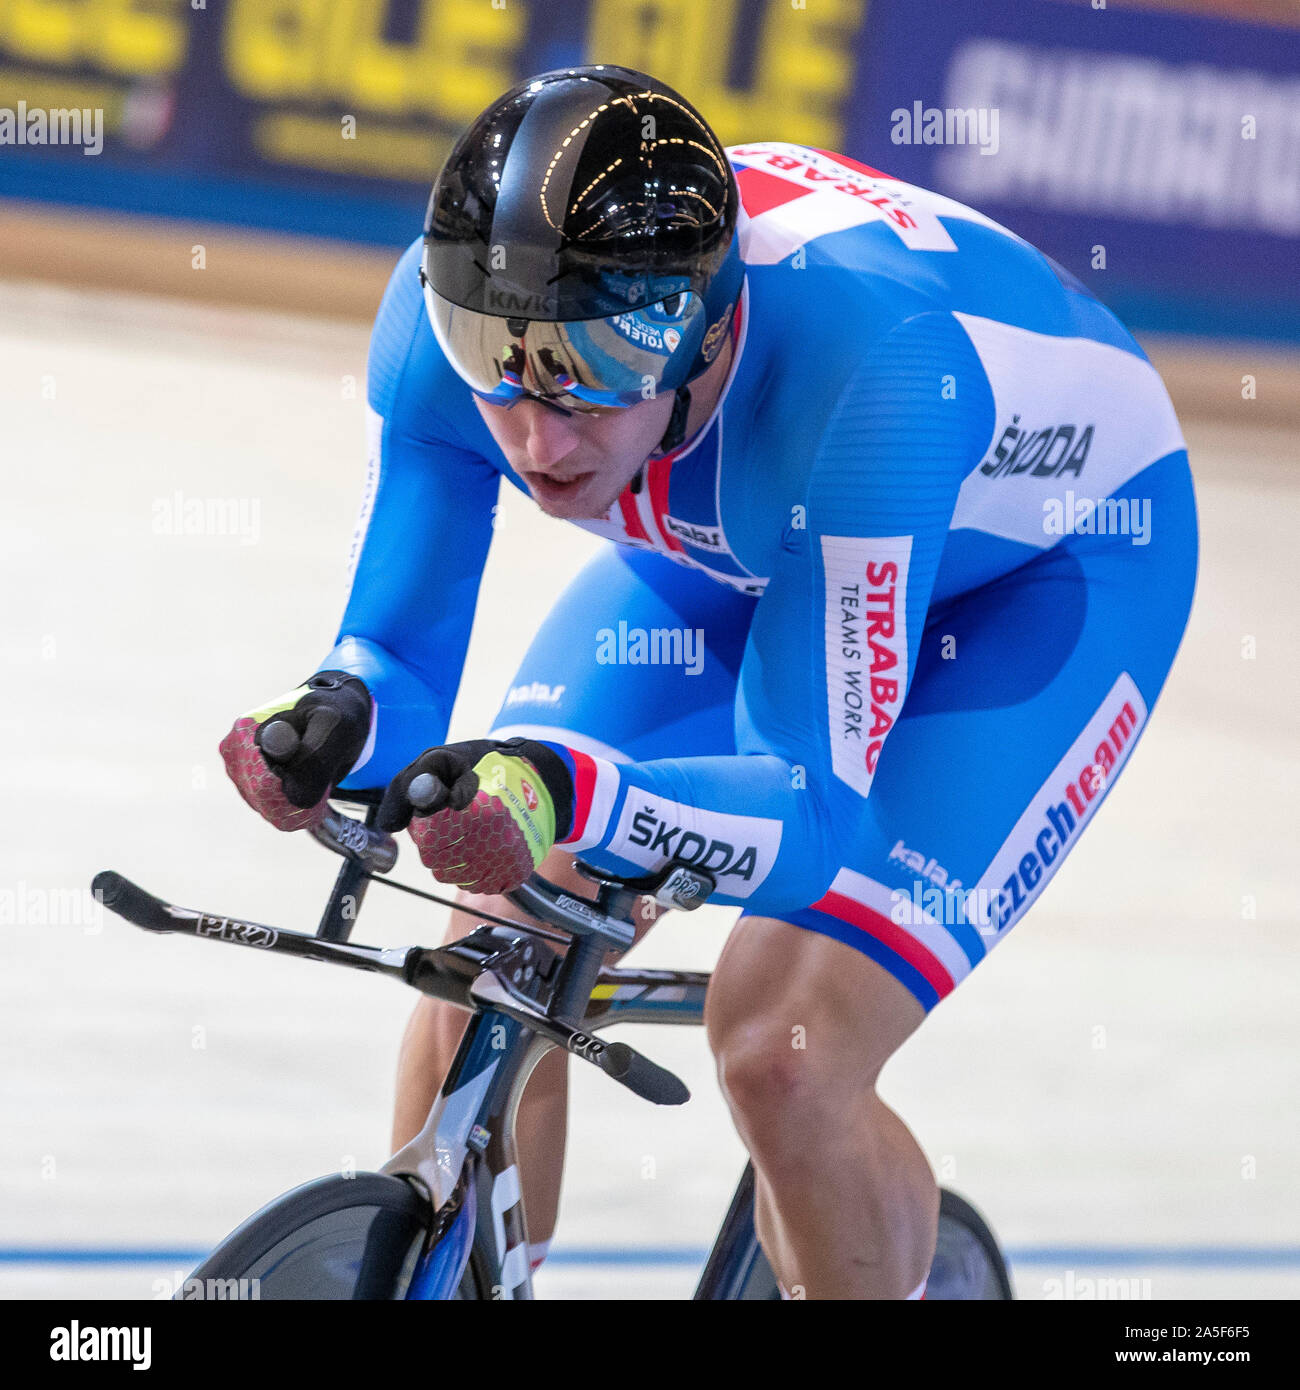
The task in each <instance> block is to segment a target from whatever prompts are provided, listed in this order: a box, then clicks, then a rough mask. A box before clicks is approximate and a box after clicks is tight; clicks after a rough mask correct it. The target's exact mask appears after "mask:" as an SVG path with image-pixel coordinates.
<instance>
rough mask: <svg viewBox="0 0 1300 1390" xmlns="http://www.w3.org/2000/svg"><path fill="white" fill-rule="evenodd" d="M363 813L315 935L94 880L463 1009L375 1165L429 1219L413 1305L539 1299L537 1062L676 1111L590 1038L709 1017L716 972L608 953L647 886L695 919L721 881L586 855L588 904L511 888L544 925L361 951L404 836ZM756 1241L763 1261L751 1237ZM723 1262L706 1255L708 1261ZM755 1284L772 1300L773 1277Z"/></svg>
mask: <svg viewBox="0 0 1300 1390" xmlns="http://www.w3.org/2000/svg"><path fill="white" fill-rule="evenodd" d="M350 795H351V794H349V796H350ZM366 804H367V805H368V811H367V815H366V820H365V822H364V823H363V822H360V821H356V820H354V819H352V818H351V817H348V816H345V815H343V814H342V813H341V812H338V811H335V810H331V811H330V813H329V815H328V816H327V817H326V820H325V822H324V823H323V824H322V825H321V826H318V827H316V828H315V829H314V830H313V832H312V833H313V834H314V836H315V837H316V838H317V839H318V840H319V841H320V842H321V843H322V844H324V845H326V846H327V847H328V848H330V849H332V850H334V851H335V852H336V853H339V854H341V855H342V856H343V858H344V863H343V865H342V867H341V869H340V871H339V874H338V877H337V879H336V881H335V884H334V887H333V890H332V892H331V894H330V898H329V901H328V902H327V904H326V907H325V910H324V913H323V914H322V917H321V920H320V924H319V926H318V928H317V932H316V934H315V936H306V935H304V934H302V933H297V932H289V931H284V930H280V929H278V928H273V927H267V926H263V925H261V924H259V923H255V922H247V921H242V920H239V919H232V918H228V917H218V916H215V915H213V914H209V913H205V912H201V911H197V910H195V909H189V908H181V907H176V906H174V905H172V904H170V903H166V902H163V901H161V900H159V899H157V898H155V897H153V896H152V895H151V894H149V893H147V892H145V891H144V890H143V889H140V888H138V887H137V886H136V885H134V884H133V883H130V882H129V881H128V880H126V879H124V878H122V877H121V876H120V875H118V874H115V873H112V872H111V871H109V872H105V873H102V874H100V875H98V876H97V877H96V879H95V884H94V888H95V891H96V892H97V893H98V894H99V895H100V896H101V898H102V900H103V901H104V903H105V905H106V906H108V907H109V908H111V909H112V910H113V911H115V912H117V913H119V914H120V915H122V916H123V917H125V918H127V920H129V921H131V922H134V923H135V924H136V925H138V926H142V927H145V928H147V929H149V930H153V931H165V932H183V933H186V934H189V935H194V936H204V937H209V938H211V939H217V940H222V941H225V942H227V943H229V944H232V945H240V946H246V947H251V948H253V949H257V950H264V951H267V950H269V951H275V952H282V953H286V954H292V955H299V956H306V957H307V958H309V959H314V960H318V961H323V962H327V963H330V964H337V965H346V966H350V967H352V968H356V969H363V970H370V971H376V972H379V973H383V974H388V975H390V976H392V977H394V978H397V979H400V980H402V981H403V982H404V983H406V984H409V985H412V986H414V987H415V988H416V989H419V990H420V991H421V992H422V993H424V994H427V995H429V996H430V997H433V998H437V999H440V1000H443V1001H444V1002H446V1003H448V1004H451V1005H453V1006H455V1007H458V1008H461V1009H464V1010H466V1011H467V1012H469V1014H470V1018H469V1022H468V1024H467V1026H466V1029H465V1033H464V1036H463V1037H462V1040H461V1044H460V1047H459V1048H458V1049H457V1052H456V1055H455V1057H454V1059H453V1061H452V1064H451V1067H450V1068H449V1070H448V1072H447V1076H446V1078H445V1079H444V1081H443V1084H442V1086H441V1088H440V1090H439V1092H438V1094H437V1096H436V1097H435V1099H434V1102H433V1104H432V1106H431V1108H430V1111H429V1115H428V1117H427V1119H426V1121H425V1124H424V1126H423V1128H422V1129H421V1130H420V1132H419V1133H418V1134H417V1135H416V1136H415V1137H414V1138H413V1139H412V1140H411V1141H410V1142H409V1143H408V1144H406V1145H404V1146H403V1147H402V1148H401V1149H399V1150H398V1151H397V1152H396V1153H395V1154H393V1156H392V1157H391V1158H390V1159H389V1160H388V1161H387V1162H386V1163H385V1164H384V1165H383V1166H382V1168H381V1169H380V1170H379V1171H380V1172H381V1173H383V1174H388V1175H391V1176H396V1177H402V1178H406V1179H408V1180H410V1181H412V1182H414V1183H415V1184H417V1186H418V1187H419V1188H420V1189H421V1190H422V1191H423V1193H424V1194H425V1195H426V1196H427V1199H428V1201H429V1204H430V1207H431V1210H432V1213H433V1218H432V1225H431V1229H430V1232H429V1237H428V1240H427V1243H426V1245H425V1248H424V1250H423V1252H422V1254H421V1256H420V1258H419V1259H418V1261H417V1262H416V1264H415V1268H414V1270H413V1271H412V1273H411V1276H410V1280H409V1284H408V1285H407V1288H406V1290H405V1297H406V1298H408V1299H419V1300H435V1299H450V1298H453V1297H454V1296H455V1294H456V1291H457V1289H458V1288H460V1286H461V1284H462V1281H463V1280H464V1279H465V1277H466V1273H467V1271H468V1272H469V1274H470V1276H471V1277H472V1279H473V1281H474V1285H475V1287H476V1290H477V1293H478V1296H479V1297H482V1298H500V1299H529V1298H531V1297H532V1292H533V1291H532V1272H531V1270H530V1268H529V1259H528V1231H527V1220H526V1215H525V1212H524V1206H523V1200H522V1190H521V1186H520V1181H519V1167H518V1156H517V1150H516V1144H515V1121H516V1117H517V1115H518V1110H519V1104H520V1101H521V1099H522V1096H523V1092H524V1088H525V1086H526V1084H527V1082H528V1079H529V1077H530V1076H531V1074H532V1071H533V1068H534V1067H535V1066H536V1065H537V1063H538V1062H539V1061H540V1060H541V1058H542V1057H543V1056H545V1054H546V1053H547V1052H548V1051H550V1050H551V1049H552V1048H553V1047H557V1046H560V1047H564V1048H565V1050H567V1051H569V1052H572V1053H573V1054H574V1055H576V1056H578V1057H581V1058H582V1059H583V1060H585V1061H588V1062H591V1063H593V1064H595V1065H597V1066H598V1067H599V1068H600V1069H601V1070H604V1071H605V1072H606V1074H607V1075H610V1076H611V1078H612V1079H614V1080H618V1081H620V1082H622V1084H624V1085H626V1086H628V1087H629V1088H630V1089H632V1090H634V1091H636V1092H637V1093H638V1094H640V1095H642V1096H643V1097H644V1098H645V1099H647V1100H651V1101H653V1102H655V1103H657V1104H681V1103H682V1102H683V1101H685V1100H687V1099H688V1098H689V1092H688V1091H687V1089H686V1087H685V1086H683V1085H682V1084H681V1082H680V1081H678V1080H677V1078H676V1077H674V1076H672V1074H671V1073H669V1072H666V1071H664V1070H663V1069H662V1068H660V1067H657V1066H656V1065H655V1064H654V1063H653V1062H650V1061H649V1060H648V1059H647V1058H645V1057H642V1056H641V1055H640V1054H638V1053H635V1052H634V1051H633V1050H632V1049H631V1048H628V1047H626V1045H624V1044H607V1043H605V1042H604V1041H602V1040H601V1039H600V1038H597V1037H595V1036H594V1034H593V1031H592V1030H594V1029H595V1028H596V1027H600V1028H602V1029H603V1028H607V1027H611V1026H613V1025H614V1024H618V1023H655V1024H674V1025H699V1024H702V1023H703V1019H704V997H705V992H706V990H707V988H708V982H709V976H708V974H707V973H705V972H698V971H674V970H629V969H626V968H621V967H617V966H608V965H606V964H605V963H604V959H605V957H606V955H607V954H608V953H609V952H610V951H611V950H616V951H621V950H626V949H627V947H629V946H630V945H631V944H632V941H633V938H634V930H633V925H632V915H633V912H634V910H635V908H636V905H637V904H638V902H639V901H640V899H641V897H642V896H643V895H644V894H645V893H647V892H649V893H656V894H658V896H659V900H660V902H661V903H662V904H663V905H665V906H674V907H679V908H686V909H687V910H689V909H690V908H692V907H694V906H698V904H699V903H700V902H702V901H704V900H705V899H706V898H707V897H708V895H709V893H710V892H711V891H712V888H713V881H712V878H711V876H710V875H708V874H707V873H704V872H703V871H700V870H695V869H692V868H690V867H689V866H684V865H680V864H676V863H672V864H669V865H667V866H666V867H665V868H664V869H663V870H661V871H660V872H659V873H658V874H655V875H651V876H649V877H648V878H646V879H643V880H625V879H620V878H616V877H613V876H610V875H606V874H604V873H602V872H600V871H598V870H595V869H593V868H591V866H588V865H583V864H581V862H579V865H578V867H579V869H580V871H582V872H583V873H584V874H585V875H586V876H587V877H588V878H590V879H591V880H592V881H593V882H595V883H596V884H597V886H598V891H597V898H596V901H595V902H594V903H593V902H591V901H589V900H587V899H584V898H577V897H574V896H573V895H571V894H569V893H566V892H564V891H562V890H561V889H559V888H557V887H556V886H555V885H553V884H550V883H548V882H546V880H544V879H541V878H539V877H537V876H536V875H535V876H534V877H533V878H532V879H531V880H530V881H529V882H528V883H527V884H525V885H524V886H523V887H522V888H520V889H518V890H516V891H515V892H514V893H511V894H508V895H507V896H508V897H510V899H511V901H512V902H514V904H515V905H516V906H517V907H518V908H520V909H521V910H522V911H523V912H524V913H526V914H527V915H529V916H530V917H532V918H535V919H537V920H538V921H540V922H542V923H544V924H545V926H544V927H542V928H539V927H537V926H535V925H533V924H531V923H528V922H521V923H519V924H518V925H517V926H515V925H511V926H506V925H501V924H496V925H490V924H488V923H483V924H480V925H479V926H478V927H476V928H475V929H474V930H473V931H471V932H470V933H469V934H468V935H467V936H465V937H463V938H462V939H461V940H459V941H456V942H454V943H452V944H451V945H449V946H443V947H437V948H431V949H425V948H421V947H407V948H396V949H381V948H377V947H370V946H360V945H353V944H349V942H348V937H349V935H350V933H351V931H352V929H353V927H354V926H355V923H356V920H357V917H358V916H359V912H360V905H361V900H362V898H363V896H364V894H365V890H366V886H367V884H368V883H369V881H370V880H371V879H372V878H375V875H376V874H377V873H386V872H387V871H388V870H389V869H390V868H391V867H392V866H393V864H394V862H395V861H396V845H395V844H394V842H393V841H392V840H391V839H390V838H389V837H388V836H386V835H384V834H383V833H382V832H380V831H378V830H375V829H374V828H373V820H374V814H375V803H374V800H373V799H368V800H367V802H366ZM376 881H381V880H376ZM394 886H399V887H400V886H402V885H394ZM548 927H550V928H558V929H559V931H560V932H563V933H566V935H559V934H557V933H556V932H554V931H551V930H547V928H548ZM557 947H564V948H565V949H564V950H563V951H561V950H559V949H557ZM742 1186H743V1181H742ZM734 1206H735V1204H734V1203H733V1207H734ZM751 1230H752V1223H751ZM725 1233H726V1228H725V1227H724V1235H725ZM719 1240H720V1242H722V1241H723V1236H720V1237H719ZM750 1244H751V1245H752V1247H753V1251H754V1252H755V1253H757V1254H758V1258H759V1260H761V1253H760V1252H758V1251H757V1243H756V1242H754V1241H752V1239H751V1241H750ZM716 1263H717V1261H716V1259H711V1260H710V1266H713V1265H714V1264H716ZM763 1265H764V1266H765V1261H764V1262H763ZM737 1273H742V1272H740V1271H732V1275H733V1278H734V1276H735V1275H736V1274H737ZM706 1274H707V1268H706ZM742 1282H743V1280H742ZM759 1283H760V1286H762V1287H764V1288H767V1287H769V1286H770V1288H771V1294H774V1293H775V1284H774V1282H773V1281H772V1280H771V1276H770V1273H769V1274H768V1276H767V1278H766V1280H763V1279H761V1278H760V1280H759ZM704 1290H705V1283H704V1282H703V1281H702V1283H701V1291H699V1292H697V1294H696V1297H714V1296H716V1295H715V1294H712V1293H709V1292H705V1291H704ZM771 1294H763V1295H751V1296H771ZM733 1296H734V1295H733Z"/></svg>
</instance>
